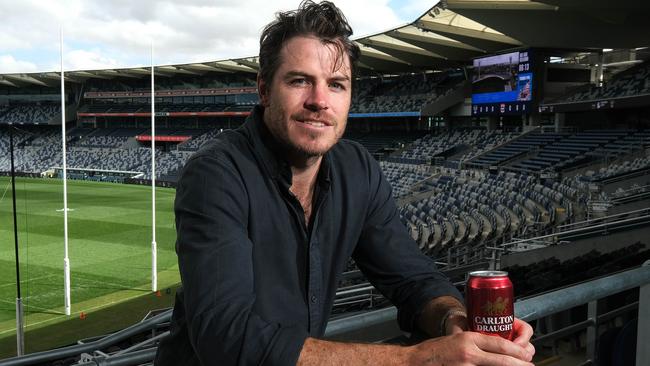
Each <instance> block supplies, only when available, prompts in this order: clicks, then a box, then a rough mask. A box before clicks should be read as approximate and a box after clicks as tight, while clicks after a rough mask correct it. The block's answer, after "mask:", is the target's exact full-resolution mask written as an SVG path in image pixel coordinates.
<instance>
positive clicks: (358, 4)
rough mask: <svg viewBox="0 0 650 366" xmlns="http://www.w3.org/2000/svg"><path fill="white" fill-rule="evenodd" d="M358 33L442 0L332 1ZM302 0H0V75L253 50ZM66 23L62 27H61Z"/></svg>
mask: <svg viewBox="0 0 650 366" xmlns="http://www.w3.org/2000/svg"><path fill="white" fill-rule="evenodd" d="M333 2H334V3H335V4H336V5H337V6H338V7H340V8H341V9H342V10H343V12H344V14H345V15H346V17H347V18H348V20H349V22H350V24H351V25H352V28H353V29H354V35H353V36H352V38H353V39H354V38H359V37H362V36H367V35H371V34H375V33H379V32H383V31H386V30H388V29H392V28H395V27H397V26H401V25H404V24H406V23H410V22H412V21H414V20H415V19H416V18H418V17H419V16H420V15H422V14H423V13H424V12H425V11H427V10H428V9H430V8H431V7H432V6H434V5H435V4H436V3H437V2H438V1H437V0H333ZM298 4H299V0H272V1H270V0H20V1H16V0H0V14H2V21H1V22H0V35H2V36H0V74H10V73H30V72H44V71H59V70H60V62H61V61H60V57H61V56H60V55H61V52H60V41H59V39H60V36H59V35H60V33H62V34H63V40H64V41H63V68H64V70H96V69H105V68H121V67H137V66H147V65H150V63H151V56H150V54H151V44H152V42H153V44H154V64H156V65H170V64H183V63H191V62H205V61H215V60H224V59H230V58H240V57H248V56H255V55H257V52H258V42H259V34H260V31H261V30H262V28H263V27H264V25H266V24H267V23H268V22H270V21H271V20H273V17H274V14H275V13H276V12H277V11H281V10H291V9H295V8H296V7H297V6H298ZM60 30H61V31H60Z"/></svg>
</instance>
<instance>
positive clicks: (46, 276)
mask: <svg viewBox="0 0 650 366" xmlns="http://www.w3.org/2000/svg"><path fill="white" fill-rule="evenodd" d="M54 276H55V275H45V276H39V277H34V278H30V279H27V280H22V281H20V284H21V285H22V284H23V283H28V282H31V281H38V280H42V279H44V278H50V277H54ZM8 286H16V284H15V283H5V284H3V285H0V288H2V287H8Z"/></svg>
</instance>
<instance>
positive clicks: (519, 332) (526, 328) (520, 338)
mask: <svg viewBox="0 0 650 366" xmlns="http://www.w3.org/2000/svg"><path fill="white" fill-rule="evenodd" d="M513 329H514V339H513V340H512V341H513V342H515V343H517V344H518V345H520V346H525V345H527V344H528V343H529V342H530V338H531V337H532V336H533V327H531V326H530V324H528V323H526V322H525V321H523V320H521V319H517V318H515V323H514V326H513Z"/></svg>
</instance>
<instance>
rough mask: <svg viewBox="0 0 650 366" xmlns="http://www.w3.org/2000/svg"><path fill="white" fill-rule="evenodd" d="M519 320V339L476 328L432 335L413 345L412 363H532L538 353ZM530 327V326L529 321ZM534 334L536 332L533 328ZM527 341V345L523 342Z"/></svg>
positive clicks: (523, 365) (514, 365)
mask: <svg viewBox="0 0 650 366" xmlns="http://www.w3.org/2000/svg"><path fill="white" fill-rule="evenodd" d="M523 324H525V325H528V324H526V323H525V322H523V321H519V333H518V334H519V337H518V338H516V339H517V340H518V343H515V342H511V341H508V340H506V339H503V338H500V337H497V336H489V335H484V334H480V333H474V332H459V333H456V334H453V335H450V336H446V337H440V338H435V339H430V340H427V341H424V342H422V343H419V344H417V345H415V346H412V347H411V351H412V358H411V359H410V362H409V364H412V365H429V366H440V365H445V366H452V365H458V366H471V365H485V366H490V365H495V366H497V365H498V366H502V365H512V366H532V365H533V364H532V363H531V362H530V361H531V360H532V358H533V355H534V353H535V350H534V348H532V345H530V343H529V342H528V340H530V336H527V335H526V334H527V330H526V329H524V328H526V327H525V326H524V325H523ZM528 327H530V326H529V325H528ZM530 330H531V335H532V328H531V329H530ZM524 341H526V344H527V345H530V346H531V348H528V347H527V345H521V344H520V343H524Z"/></svg>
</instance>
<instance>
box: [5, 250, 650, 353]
mask: <svg viewBox="0 0 650 366" xmlns="http://www.w3.org/2000/svg"><path fill="white" fill-rule="evenodd" d="M633 288H639V301H638V303H633V304H627V305H625V306H624V307H622V308H619V309H616V310H614V311H611V312H609V313H607V314H601V315H598V300H599V299H602V298H605V297H608V296H611V295H614V294H617V293H620V292H623V291H626V290H629V289H633ZM583 304H588V319H587V320H586V321H583V322H580V323H576V324H573V325H570V326H569V327H566V328H563V329H560V330H557V331H555V332H553V333H549V334H545V335H543V336H541V337H539V338H536V339H534V340H533V342H541V341H547V340H550V339H557V338H559V337H564V336H566V335H569V334H572V333H575V332H578V331H580V330H584V329H586V330H587V353H586V355H587V358H588V360H589V361H591V362H595V357H596V342H597V328H598V325H599V324H601V323H602V322H604V321H606V320H608V319H611V318H613V317H615V316H618V315H620V314H621V313H623V312H628V311H633V310H635V309H636V308H638V335H637V348H636V365H637V366H641V365H650V347H647V346H648V344H647V342H648V341H647V340H648V339H650V261H649V262H646V263H645V264H644V265H643V266H641V267H638V268H635V269H631V270H627V271H624V272H620V273H616V274H612V275H609V276H606V277H602V278H599V279H595V280H592V281H587V282H583V283H580V284H577V285H574V286H570V287H566V288H563V289H559V290H555V291H551V292H548V293H544V294H542V295H538V296H535V297H531V298H527V299H524V300H521V301H517V302H515V304H514V306H515V315H516V316H517V317H519V318H521V319H524V320H526V321H532V320H536V319H540V318H543V317H546V316H548V315H551V314H555V313H558V312H561V311H564V310H568V309H571V308H574V307H576V306H580V305H583ZM171 312H172V311H171V310H167V311H165V312H163V313H161V314H159V315H156V316H154V317H152V318H149V319H146V320H144V321H142V322H140V323H138V324H136V325H133V326H131V327H129V328H126V329H123V330H121V331H119V332H117V333H114V334H111V335H109V336H106V337H104V338H102V339H99V340H97V341H93V342H89V343H86V344H80V345H75V346H70V347H66V348H61V349H56V350H51V351H45V352H39V353H34V354H29V355H26V356H21V357H14V358H9V359H5V360H0V366H18V365H33V364H37V363H44V362H48V361H53V360H58V359H62V358H66V357H73V356H79V355H82V354H83V357H82V361H81V362H80V363H79V365H88V366H90V365H95V366H99V365H113V366H116V365H120V366H121V365H124V366H126V365H139V364H143V363H147V362H150V361H151V360H153V358H154V356H155V352H156V348H155V347H152V346H151V343H152V340H146V341H145V342H142V343H140V344H137V345H134V346H132V347H130V348H129V350H125V351H121V352H118V353H115V354H112V355H106V354H103V353H101V352H97V350H100V349H105V348H107V347H109V346H111V345H115V344H118V343H120V342H122V341H124V340H127V339H129V338H130V337H132V336H134V335H136V334H140V333H143V332H146V331H151V330H155V329H157V328H159V327H160V324H162V323H167V322H169V320H170V318H171ZM396 317H397V309H396V308H395V307H388V308H384V309H380V310H375V311H371V312H367V313H363V314H359V315H354V316H350V317H346V318H342V319H337V320H333V321H331V322H329V324H328V325H327V329H326V331H325V336H326V337H328V338H331V337H336V336H340V335H343V334H345V333H350V332H354V331H358V330H359V329H363V328H367V327H370V326H374V325H380V324H384V323H387V322H395V319H396ZM164 336H165V333H161V334H159V335H158V336H157V337H156V338H157V339H159V338H162V337H164ZM154 341H155V340H154ZM145 346H146V348H143V347H145Z"/></svg>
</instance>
